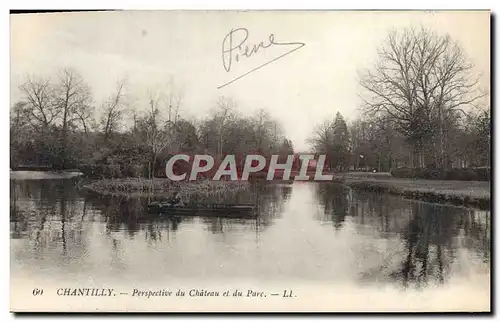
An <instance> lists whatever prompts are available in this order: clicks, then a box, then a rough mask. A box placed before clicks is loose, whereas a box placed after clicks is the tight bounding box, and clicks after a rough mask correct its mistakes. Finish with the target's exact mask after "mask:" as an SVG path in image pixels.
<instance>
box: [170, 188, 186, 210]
mask: <svg viewBox="0 0 500 322" xmlns="http://www.w3.org/2000/svg"><path fill="white" fill-rule="evenodd" d="M168 203H169V204H170V206H173V207H178V206H183V205H184V203H183V202H182V199H181V197H180V194H179V192H178V191H176V192H174V195H173V196H172V198H170V200H169V201H168Z"/></svg>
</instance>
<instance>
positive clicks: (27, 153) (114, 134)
mask: <svg viewBox="0 0 500 322" xmlns="http://www.w3.org/2000/svg"><path fill="white" fill-rule="evenodd" d="M19 88H20V91H21V93H22V97H21V99H20V100H19V101H18V102H16V103H15V104H14V105H13V106H12V107H11V115H10V137H11V140H10V163H11V168H17V167H19V166H26V165H32V166H47V167H49V168H53V169H74V168H77V169H80V170H82V171H84V172H86V171H88V172H91V173H93V174H94V175H97V176H105V177H125V176H134V177H135V176H144V177H146V176H147V177H152V176H158V175H160V174H161V173H162V172H163V171H164V162H165V159H166V158H168V156H169V155H172V154H175V153H180V152H183V153H206V154H210V155H213V156H217V157H219V158H220V157H222V156H223V155H224V154H240V153H241V154H243V153H248V152H249V151H254V152H255V153H261V154H275V153H293V146H292V142H291V141H290V140H289V139H287V138H286V137H285V135H284V132H283V129H282V127H281V125H280V123H279V122H278V121H277V120H275V119H274V118H272V117H271V116H270V115H269V113H268V112H267V111H265V110H263V109H260V110H258V111H257V112H255V113H254V114H253V115H252V116H243V115H241V114H240V113H239V112H238V108H237V104H236V102H235V101H234V100H232V99H230V98H225V97H220V98H219V99H218V100H217V101H216V102H215V104H214V106H213V108H212V109H211V111H210V113H209V114H208V115H207V116H206V117H204V118H199V119H189V118H185V117H183V94H182V91H181V90H180V89H179V88H178V87H176V86H175V84H173V83H172V84H169V85H168V86H165V88H159V89H157V90H151V91H150V94H149V97H148V101H147V103H142V104H141V103H135V102H134V99H133V98H132V95H131V94H130V84H129V82H128V79H127V78H123V79H120V80H119V81H118V82H117V84H116V88H115V90H114V92H113V93H111V94H110V95H109V97H108V98H107V99H105V100H104V101H102V102H96V101H95V100H94V98H93V95H92V90H91V88H90V86H89V85H88V84H87V83H86V82H85V80H84V78H83V77H82V76H81V74H80V73H78V71H76V70H74V69H69V68H67V69H63V70H61V71H59V72H58V73H57V74H56V75H55V77H53V78H42V77H33V76H28V77H27V78H26V80H25V82H24V83H23V84H22V85H21V86H20V87H19ZM97 108H99V110H100V113H96V109H97Z"/></svg>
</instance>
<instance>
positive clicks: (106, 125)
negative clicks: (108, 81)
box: [101, 78, 135, 142]
mask: <svg viewBox="0 0 500 322" xmlns="http://www.w3.org/2000/svg"><path fill="white" fill-rule="evenodd" d="M126 81H127V79H126V78H122V79H120V80H119V81H118V83H117V85H116V91H115V92H114V93H113V94H112V95H111V96H110V97H109V98H108V99H107V100H106V101H105V102H104V104H103V115H102V117H101V126H102V129H103V130H102V131H103V132H104V141H105V142H106V141H107V140H108V139H109V137H110V136H111V134H112V133H113V132H116V131H117V130H118V128H119V127H120V122H121V121H122V118H123V114H124V113H125V110H124V106H125V86H126ZM134 125H135V123H134Z"/></svg>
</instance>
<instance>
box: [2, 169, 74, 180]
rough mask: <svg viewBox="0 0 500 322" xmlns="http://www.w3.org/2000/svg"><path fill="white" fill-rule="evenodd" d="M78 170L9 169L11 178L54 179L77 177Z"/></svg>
mask: <svg viewBox="0 0 500 322" xmlns="http://www.w3.org/2000/svg"><path fill="white" fill-rule="evenodd" d="M81 175H83V173H81V172H79V171H24V170H22V171H10V179H11V180H49V179H50V180H54V179H71V178H75V177H79V176H81Z"/></svg>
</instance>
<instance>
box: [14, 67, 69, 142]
mask: <svg viewBox="0 0 500 322" xmlns="http://www.w3.org/2000/svg"><path fill="white" fill-rule="evenodd" d="M19 89H20V90H21V92H22V94H23V96H24V100H25V101H26V106H25V108H24V109H23V112H24V113H25V114H26V116H27V120H28V122H29V123H30V125H31V126H32V127H33V129H34V130H36V131H38V132H43V131H46V130H47V128H48V127H49V126H50V125H52V124H53V123H54V122H55V121H56V119H57V117H58V116H59V112H60V110H59V109H58V108H57V106H56V104H55V102H54V97H53V90H54V89H53V86H52V85H51V83H50V79H48V78H47V79H43V78H38V79H34V78H31V77H28V79H27V80H26V81H25V82H24V83H23V84H22V85H21V86H20V87H19Z"/></svg>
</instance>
